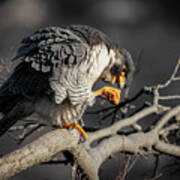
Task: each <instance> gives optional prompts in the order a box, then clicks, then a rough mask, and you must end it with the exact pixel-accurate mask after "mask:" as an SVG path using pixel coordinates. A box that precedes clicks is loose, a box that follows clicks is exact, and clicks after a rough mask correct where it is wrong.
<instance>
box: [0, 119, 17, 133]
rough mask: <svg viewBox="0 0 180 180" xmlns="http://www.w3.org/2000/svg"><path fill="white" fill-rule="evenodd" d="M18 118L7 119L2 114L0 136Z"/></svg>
mask: <svg viewBox="0 0 180 180" xmlns="http://www.w3.org/2000/svg"><path fill="white" fill-rule="evenodd" d="M17 120H18V119H11V118H10V119H9V118H8V117H7V116H4V117H3V118H2V119H1V120H0V136H1V135H3V134H4V133H5V132H6V131H7V130H8V129H9V128H10V127H11V126H13V125H14V124H15V123H16V122H17Z"/></svg>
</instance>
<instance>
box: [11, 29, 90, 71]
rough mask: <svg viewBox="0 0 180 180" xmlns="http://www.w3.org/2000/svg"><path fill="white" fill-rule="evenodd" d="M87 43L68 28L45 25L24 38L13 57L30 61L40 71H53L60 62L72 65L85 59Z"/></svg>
mask: <svg viewBox="0 0 180 180" xmlns="http://www.w3.org/2000/svg"><path fill="white" fill-rule="evenodd" d="M86 48H87V45H86V44H85V43H84V42H82V41H81V38H79V37H78V36H77V35H75V34H73V33H72V32H71V31H70V30H68V29H66V28H60V27H47V28H43V29H40V30H38V31H36V32H35V33H34V34H32V35H30V36H29V37H27V38H25V39H24V40H23V41H22V45H21V47H20V48H19V50H18V53H17V56H16V57H15V58H14V59H13V60H15V59H21V60H24V61H25V62H29V63H31V66H32V68H34V69H35V70H37V71H41V72H45V73H46V72H53V71H54V70H55V69H56V68H59V67H60V66H61V65H62V64H65V65H67V66H73V65H76V64H78V63H80V62H81V61H82V60H83V59H85V57H86V55H87V52H86Z"/></svg>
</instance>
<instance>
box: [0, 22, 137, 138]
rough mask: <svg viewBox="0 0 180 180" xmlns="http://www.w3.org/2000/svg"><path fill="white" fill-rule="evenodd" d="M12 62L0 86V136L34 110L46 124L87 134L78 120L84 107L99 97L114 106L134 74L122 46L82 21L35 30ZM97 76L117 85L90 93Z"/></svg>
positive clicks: (23, 43)
mask: <svg viewBox="0 0 180 180" xmlns="http://www.w3.org/2000/svg"><path fill="white" fill-rule="evenodd" d="M14 60H18V61H17V62H18V64H17V66H16V67H15V69H14V71H13V73H12V74H11V76H10V77H9V78H8V79H7V81H5V83H4V84H3V85H2V87H1V88H0V112H1V113H2V114H3V118H2V119H1V120H0V135H2V134H3V133H5V132H6V131H7V130H8V129H9V128H10V127H11V126H12V125H14V124H15V123H16V121H17V120H20V119H22V118H25V117H27V116H30V115H31V114H32V113H37V114H38V115H39V116H40V117H41V118H43V119H44V120H47V121H48V122H49V123H50V124H52V125H56V126H59V127H61V128H73V127H74V128H77V130H78V131H79V132H80V133H81V134H82V135H83V137H84V138H87V134H86V133H85V132H84V130H83V129H82V128H81V126H80V125H79V124H78V121H79V120H80V118H81V117H82V114H83V113H84V111H85V109H86V107H87V106H88V105H89V106H92V105H93V103H94V101H95V97H96V96H99V95H102V96H104V97H106V98H107V99H108V100H109V101H112V102H113V103H114V104H118V103H119V101H120V93H121V89H123V88H126V87H127V86H128V83H129V82H130V81H131V80H132V75H133V72H134V64H133V61H132V58H131V55H130V53H129V52H128V51H127V50H125V49H122V48H119V47H118V46H117V45H115V44H114V43H112V42H111V41H110V40H109V39H108V38H107V37H106V35H105V34H103V33H102V32H100V31H99V30H96V29H94V28H92V27H89V26H85V25H69V26H66V27H54V26H50V27H46V28H42V29H39V30H38V31H36V32H35V33H33V34H31V35H30V36H28V37H27V38H25V39H23V40H22V42H21V45H20V47H19V49H18V51H17V55H16V56H15V57H14V58H13V61H14ZM99 80H103V81H105V82H109V83H112V84H117V85H118V87H119V88H113V87H106V86H105V87H103V88H101V89H99V90H97V91H94V92H93V91H92V88H93V86H94V84H95V83H96V82H97V81H99Z"/></svg>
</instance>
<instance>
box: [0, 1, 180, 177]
mask: <svg viewBox="0 0 180 180" xmlns="http://www.w3.org/2000/svg"><path fill="white" fill-rule="evenodd" d="M179 19H180V11H179V2H178V1H174V2H172V1H169V0H151V1H143V0H99V1H97V0H59V1H58V0H51V1H47V0H1V1H0V57H1V58H3V59H5V60H6V61H7V62H8V61H9V60H10V59H11V58H12V57H13V56H14V55H15V53H16V49H17V45H18V43H19V42H20V41H21V39H22V38H23V37H25V36H27V35H29V34H30V33H32V32H33V31H35V30H37V29H38V28H41V27H45V26H49V25H56V26H61V25H68V24H86V25H90V26H93V27H95V28H97V29H99V30H101V31H103V32H104V33H105V34H107V35H108V36H109V38H110V39H112V41H114V42H116V43H117V44H119V46H120V47H124V48H126V49H128V50H129V51H130V53H131V54H132V56H133V59H134V60H135V61H138V69H139V70H140V71H139V73H138V74H137V76H136V77H135V80H134V83H133V85H132V86H133V87H132V89H131V94H132V95H133V94H135V93H136V92H138V90H139V89H140V88H142V87H143V86H144V85H153V84H157V83H160V82H164V81H165V80H167V78H168V77H169V76H170V74H171V73H172V71H173V69H174V66H175V64H176V62H177V59H178V57H179V56H180V51H179V50H180V21H179ZM140 51H141V52H142V53H141V58H140V57H139V55H138V54H139V52H140ZM179 89H180V86H179V85H176V86H175V87H174V88H171V91H167V92H168V93H169V92H171V93H177V92H179ZM15 148H17V146H16V145H15V143H14V142H13V141H12V140H11V139H10V138H9V137H7V136H4V137H2V138H1V140H0V154H1V153H7V152H10V151H12V150H13V149H15ZM154 161H155V159H154V158H153V157H150V158H147V159H144V158H141V159H139V160H138V161H137V163H136V166H135V167H134V168H133V169H132V170H131V172H130V173H129V174H128V176H127V179H128V180H130V179H148V177H149V176H150V175H151V172H152V169H153V163H154ZM165 164H166V161H165V163H164V165H165ZM121 169H122V162H121V160H115V161H114V160H111V161H110V160H108V161H106V162H105V164H104V166H103V168H102V170H101V171H100V176H101V179H103V180H109V179H116V177H117V176H118V174H119V172H120V171H121ZM162 169H163V168H162ZM163 171H164V173H165V174H166V172H165V170H163ZM179 176H180V173H176V174H171V180H177V179H179ZM34 178H35V179H39V180H56V179H61V180H66V179H67V180H68V179H71V168H70V167H69V166H63V165H58V166H37V167H33V168H31V169H28V170H26V171H24V172H22V173H21V174H19V175H17V176H16V177H13V178H11V179H12V180H23V179H26V180H32V179H34ZM169 178H170V175H165V176H163V177H162V178H160V179H163V180H166V179H169Z"/></svg>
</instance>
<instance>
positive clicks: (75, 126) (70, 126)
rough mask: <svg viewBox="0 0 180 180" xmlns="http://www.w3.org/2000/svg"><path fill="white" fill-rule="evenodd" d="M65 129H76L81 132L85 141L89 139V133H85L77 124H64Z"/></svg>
mask: <svg viewBox="0 0 180 180" xmlns="http://www.w3.org/2000/svg"><path fill="white" fill-rule="evenodd" d="M63 128H67V129H72V128H76V129H77V130H78V131H79V133H80V134H81V135H82V136H83V138H84V139H87V137H88V135H87V133H86V132H85V131H84V129H83V128H82V127H81V126H80V125H79V124H78V123H77V122H73V123H71V124H70V123H64V124H63Z"/></svg>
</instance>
